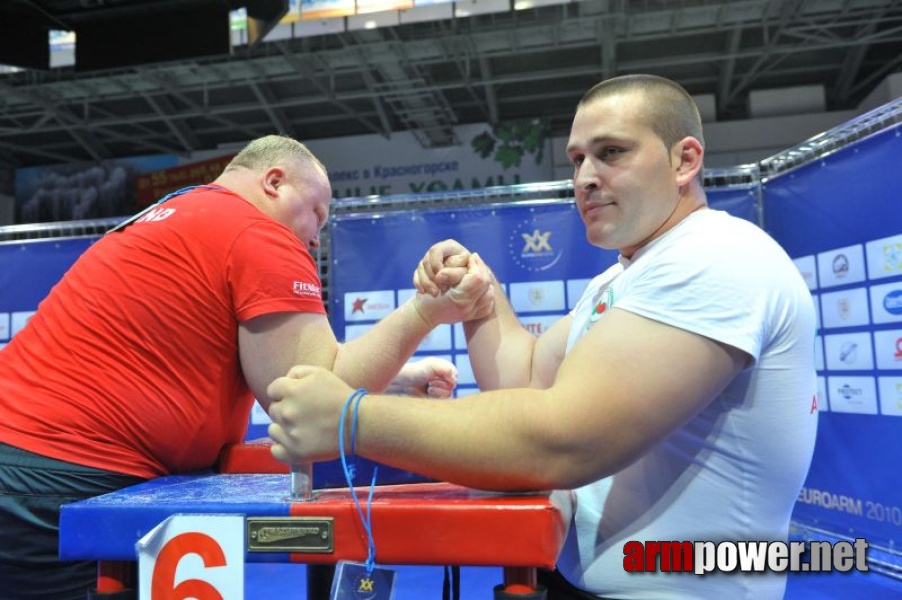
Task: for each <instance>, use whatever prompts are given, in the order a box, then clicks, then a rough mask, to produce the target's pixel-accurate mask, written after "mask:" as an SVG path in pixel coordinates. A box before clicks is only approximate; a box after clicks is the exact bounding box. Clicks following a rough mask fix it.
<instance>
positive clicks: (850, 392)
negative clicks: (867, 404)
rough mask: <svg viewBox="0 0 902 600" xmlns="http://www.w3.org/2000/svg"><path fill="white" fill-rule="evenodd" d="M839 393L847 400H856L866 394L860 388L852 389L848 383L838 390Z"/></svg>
mask: <svg viewBox="0 0 902 600" xmlns="http://www.w3.org/2000/svg"><path fill="white" fill-rule="evenodd" d="M836 391H837V392H839V395H840V396H842V397H843V398H845V399H846V400H851V399H852V398H856V397H859V396H861V395H862V394H863V393H864V390H862V389H861V388H859V387H852V386H851V385H849V384H848V383H844V384H843V385H842V386H841V387H839V388H837V390H836Z"/></svg>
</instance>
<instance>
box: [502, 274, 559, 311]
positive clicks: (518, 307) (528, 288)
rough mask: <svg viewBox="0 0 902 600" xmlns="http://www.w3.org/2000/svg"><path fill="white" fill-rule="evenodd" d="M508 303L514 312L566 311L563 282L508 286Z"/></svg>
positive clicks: (527, 283) (531, 282)
mask: <svg viewBox="0 0 902 600" xmlns="http://www.w3.org/2000/svg"><path fill="white" fill-rule="evenodd" d="M510 301H511V306H512V307H513V309H514V312H516V313H517V314H520V313H532V312H550V311H556V312H558V313H561V312H562V311H564V310H566V301H565V300H564V282H563V281H529V282H524V283H511V284H510Z"/></svg>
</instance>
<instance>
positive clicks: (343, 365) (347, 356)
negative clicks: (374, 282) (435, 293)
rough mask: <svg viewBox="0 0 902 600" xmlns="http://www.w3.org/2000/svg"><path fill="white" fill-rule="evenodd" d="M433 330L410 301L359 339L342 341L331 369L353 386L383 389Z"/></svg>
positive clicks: (372, 389) (376, 389)
mask: <svg viewBox="0 0 902 600" xmlns="http://www.w3.org/2000/svg"><path fill="white" fill-rule="evenodd" d="M431 330H432V326H431V325H430V324H428V323H426V321H425V320H424V319H423V318H422V317H421V316H420V315H419V313H418V312H417V310H416V308H415V307H414V304H413V300H410V301H408V302H406V303H404V304H403V305H402V306H400V307H399V308H398V310H395V311H393V312H392V313H391V314H389V315H388V316H387V317H385V318H384V319H382V320H381V321H379V322H378V323H377V324H376V325H375V326H373V328H372V329H371V330H369V331H368V332H366V333H365V334H363V335H362V336H360V337H359V338H357V339H355V340H353V341H350V342H347V343H344V344H340V345H339V348H338V353H337V354H336V357H335V364H334V366H333V368H332V372H333V373H335V374H336V375H338V376H339V377H340V378H341V379H343V380H344V381H345V382H347V383H348V385H351V386H353V387H364V388H366V389H368V390H371V391H381V390H384V389H385V388H386V387H388V385H389V383H391V381H392V380H393V379H394V377H395V375H397V373H398V371H399V370H400V369H401V367H402V366H404V363H405V362H406V361H407V360H408V359H409V358H410V357H411V355H413V353H414V351H415V350H416V349H417V347H418V346H419V345H420V342H422V341H423V338H424V337H426V335H427V334H428V333H429V332H430V331H431Z"/></svg>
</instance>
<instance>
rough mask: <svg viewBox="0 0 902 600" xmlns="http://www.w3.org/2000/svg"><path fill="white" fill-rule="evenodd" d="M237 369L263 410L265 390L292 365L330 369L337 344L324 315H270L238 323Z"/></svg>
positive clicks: (266, 400)
mask: <svg viewBox="0 0 902 600" xmlns="http://www.w3.org/2000/svg"><path fill="white" fill-rule="evenodd" d="M238 349H239V354H240V358H241V368H242V370H243V371H244V377H245V379H246V380H247V383H248V385H249V386H250V388H251V391H252V392H253V393H254V396H255V397H256V398H257V400H258V401H259V402H260V403H261V404H262V405H263V407H264V408H267V407H268V406H269V398H268V397H267V396H266V387H267V386H268V385H269V384H270V383H272V382H273V380H275V379H276V378H277V377H282V376H283V375H285V374H286V373H287V372H288V370H289V369H290V368H291V367H293V366H294V365H298V364H303V365H315V366H321V367H326V368H328V369H331V368H332V366H333V364H334V363H335V355H336V352H337V351H338V342H337V341H336V340H335V334H334V333H333V332H332V328H331V327H330V326H329V321H328V320H327V319H326V317H325V315H321V314H317V313H273V314H268V315H262V316H260V317H256V318H254V319H251V320H250V321H247V322H245V323H242V324H241V325H240V326H239V328H238Z"/></svg>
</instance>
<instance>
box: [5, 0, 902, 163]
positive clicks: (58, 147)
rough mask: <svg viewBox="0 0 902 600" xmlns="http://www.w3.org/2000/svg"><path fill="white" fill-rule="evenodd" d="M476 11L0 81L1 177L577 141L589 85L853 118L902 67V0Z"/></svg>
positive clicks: (752, 0) (644, 0)
mask: <svg viewBox="0 0 902 600" xmlns="http://www.w3.org/2000/svg"><path fill="white" fill-rule="evenodd" d="M215 1H219V2H222V3H226V4H229V5H230V8H236V7H239V6H241V5H242V4H243V3H242V2H241V1H240V0H215ZM192 2H206V3H208V4H209V2H210V0H183V1H182V3H181V4H183V5H184V4H190V3H192ZM468 2H469V3H470V5H472V6H483V7H486V6H493V7H494V8H493V10H491V11H489V12H484V13H483V14H474V15H472V16H468V17H462V16H456V15H455V16H452V17H451V18H444V19H442V18H439V19H436V20H424V21H420V22H410V23H401V24H397V25H393V26H380V27H376V28H372V29H367V28H365V27H362V26H361V27H360V28H356V26H354V24H353V22H352V20H351V18H344V17H341V18H340V19H342V21H341V30H340V31H336V32H334V33H324V34H318V35H307V34H303V35H300V34H298V32H299V31H300V28H299V27H295V26H291V29H290V33H289V34H288V35H284V34H282V35H278V36H276V35H272V34H273V33H275V31H273V32H271V35H270V36H269V37H266V38H264V39H263V40H262V41H260V42H257V43H253V44H245V45H238V46H235V47H233V48H232V50H231V51H230V52H228V53H224V54H220V55H214V56H203V57H186V58H184V59H179V60H173V61H168V62H158V63H146V64H140V65H134V66H129V67H122V68H115V69H105V70H97V71H90V70H88V71H85V70H83V69H79V68H78V66H77V65H76V66H69V67H58V68H52V69H47V70H37V69H26V70H19V71H14V72H6V73H3V74H0V168H17V167H25V166H35V165H46V164H57V163H68V162H78V161H89V162H91V161H93V162H97V161H102V160H105V159H110V158H121V157H127V156H138V155H148V154H160V153H174V154H178V155H180V156H184V157H188V158H190V157H191V156H192V155H193V153H195V152H200V151H208V150H215V149H217V148H224V147H228V146H234V145H237V144H241V143H244V142H246V141H247V140H248V139H251V138H254V137H257V136H260V135H264V134H268V133H283V134H286V135H291V136H293V137H295V138H297V139H300V140H310V139H321V138H336V137H344V136H351V135H362V134H378V135H381V136H384V137H386V138H390V137H391V136H392V134H394V133H396V132H399V131H408V130H409V131H411V132H413V133H414V134H415V136H416V139H417V140H418V142H419V143H420V144H421V145H422V146H423V147H424V148H436V147H443V146H449V145H455V144H459V143H460V140H457V139H455V133H454V126H455V125H460V124H468V123H490V124H498V123H502V122H510V121H516V120H521V119H535V118H538V119H541V120H542V121H543V123H545V124H546V126H547V127H548V129H549V134H550V135H564V134H565V133H566V132H567V131H568V130H569V125H570V120H571V118H572V115H573V109H574V107H575V104H576V102H577V101H578V100H579V98H580V96H581V95H582V93H583V92H584V91H585V90H586V89H588V88H589V87H590V86H591V85H592V84H594V83H596V82H598V81H600V80H601V79H603V78H606V77H609V76H614V75H619V74H626V73H635V72H646V73H654V74H658V75H662V76H665V77H669V78H671V79H674V80H676V81H679V82H680V83H682V84H683V85H684V86H685V87H686V88H687V89H688V90H689V92H690V93H692V94H694V95H696V96H700V95H710V96H711V97H712V98H713V107H714V110H715V111H716V118H717V120H720V121H727V120H740V119H745V118H749V117H750V116H751V114H750V102H749V97H750V94H751V93H752V92H754V91H756V90H772V89H778V88H787V87H793V86H806V85H818V86H823V90H824V96H825V110H848V109H853V108H855V107H856V106H857V105H858V103H860V102H861V101H862V99H863V98H865V97H866V96H867V95H868V94H869V93H870V92H871V91H873V89H874V88H875V86H877V85H878V84H879V83H880V82H881V81H883V80H884V79H885V78H886V76H887V75H889V74H891V73H894V72H898V71H900V70H902V0H737V1H727V0H631V1H627V0H580V1H561V0H545V1H544V2H543V1H541V0H539V1H535V2H529V3H527V2H524V1H523V0H468ZM480 2H481V4H480ZM167 4H169V5H171V2H166V1H162V2H150V1H148V0H6V1H5V2H4V3H3V5H2V6H0V21H2V20H7V23H10V21H9V20H8V19H12V18H15V17H17V16H22V15H28V16H29V18H39V19H44V20H45V21H46V23H47V24H48V27H54V28H66V27H73V28H77V25H78V22H79V19H83V18H85V16H84V15H85V14H97V12H98V11H117V10H118V11H123V10H125V9H126V8H130V9H132V10H137V9H139V8H140V9H143V10H153V9H154V6H164V5H167ZM528 4H537V5H538V6H533V7H531V8H523V9H518V8H517V7H518V6H521V5H528ZM499 7H500V9H499ZM476 12H478V11H476ZM399 14H400V13H399ZM402 16H403V15H402ZM400 18H401V17H399V23H400ZM336 22H337V21H336ZM159 37H160V43H161V44H165V43H166V39H165V38H166V35H165V32H160V35H159ZM276 38H278V39H276ZM76 43H77V42H76Z"/></svg>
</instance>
